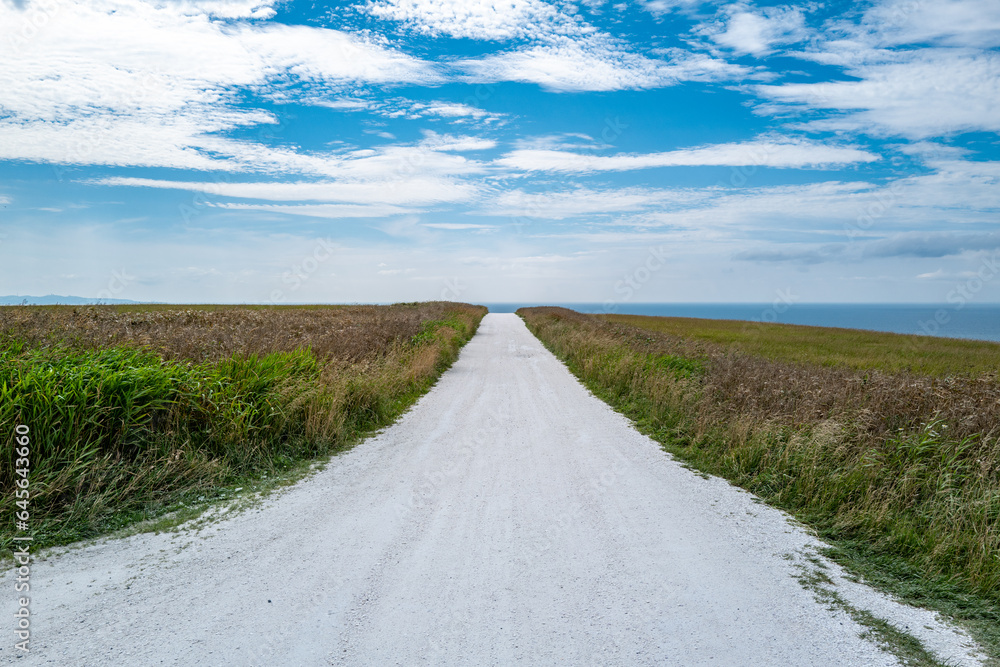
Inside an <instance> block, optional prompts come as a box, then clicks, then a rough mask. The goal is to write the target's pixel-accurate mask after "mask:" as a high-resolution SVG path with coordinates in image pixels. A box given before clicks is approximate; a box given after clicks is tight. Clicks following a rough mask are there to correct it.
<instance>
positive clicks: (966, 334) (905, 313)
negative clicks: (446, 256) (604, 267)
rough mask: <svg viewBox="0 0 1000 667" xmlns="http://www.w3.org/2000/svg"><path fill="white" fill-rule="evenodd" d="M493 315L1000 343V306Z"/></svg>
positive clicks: (671, 307) (736, 306)
mask: <svg viewBox="0 0 1000 667" xmlns="http://www.w3.org/2000/svg"><path fill="white" fill-rule="evenodd" d="M484 305H486V306H487V307H489V309H490V312H494V313H512V312H514V311H515V310H517V309H518V308H524V307H528V306H563V307H564V308H572V309H573V310H576V311H579V312H581V313H606V312H615V313H621V314H629V315H662V316H671V317H700V318H704V319H709V320H748V321H756V322H761V321H763V322H780V323H783V324H806V325H810V326H818V327H841V328H845V329H867V330H869V331H888V332H891V333H900V334H920V335H927V336H944V337H948V338H971V339H975V340H991V341H997V342H1000V304H965V306H964V307H962V308H956V307H955V304H900V303H871V304H867V303H866V304H856V303H791V304H785V303H778V304H769V303H616V304H614V305H613V306H608V307H606V306H605V305H604V304H600V303H547V304H543V303H488V304H484Z"/></svg>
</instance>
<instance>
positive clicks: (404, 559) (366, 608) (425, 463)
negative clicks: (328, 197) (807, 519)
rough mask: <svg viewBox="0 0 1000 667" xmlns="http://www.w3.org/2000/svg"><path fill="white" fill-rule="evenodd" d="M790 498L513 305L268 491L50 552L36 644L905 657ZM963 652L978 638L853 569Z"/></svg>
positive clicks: (256, 658)
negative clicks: (769, 494) (595, 387)
mask: <svg viewBox="0 0 1000 667" xmlns="http://www.w3.org/2000/svg"><path fill="white" fill-rule="evenodd" d="M815 546H816V543H815V542H814V540H813V539H812V538H811V537H810V536H809V535H808V534H806V533H805V532H804V531H803V530H801V529H798V528H795V527H793V526H792V525H791V524H790V523H789V522H788V520H787V519H786V517H785V515H783V514H782V513H780V512H778V511H776V510H773V509H770V508H767V507H765V506H763V505H761V504H758V503H756V502H755V501H754V499H753V497H752V496H751V495H750V494H748V493H746V492H743V491H741V490H739V489H736V488H734V487H732V486H730V485H729V484H728V483H727V482H725V481H722V480H719V479H714V478H713V479H703V478H702V477H700V476H698V475H696V474H694V473H692V472H690V471H688V470H686V469H684V468H683V467H682V466H681V465H680V464H678V463H677V462H675V461H673V460H672V459H671V457H670V456H668V455H667V454H664V453H663V451H662V450H661V449H660V448H659V447H658V446H657V445H656V443H654V442H653V441H651V440H649V439H648V438H646V437H645V436H642V435H640V434H639V433H638V432H636V431H635V430H634V429H633V428H632V427H631V426H630V424H629V422H628V421H627V420H626V419H625V418H623V417H621V416H620V415H618V414H616V413H615V412H613V411H612V410H611V409H609V408H608V407H607V406H606V405H605V404H603V403H602V402H600V401H599V400H597V399H596V398H594V397H593V396H591V395H590V394H589V393H588V392H587V390H586V389H584V388H583V387H582V386H581V385H580V384H579V383H578V382H577V381H576V380H575V379H574V378H573V377H572V376H571V375H570V374H569V372H568V371H567V370H566V369H565V368H564V367H563V366H562V365H561V364H560V363H559V362H558V361H557V360H556V359H555V358H554V357H553V356H552V355H551V354H550V353H549V352H547V351H546V350H545V349H544V348H543V347H542V345H541V344H540V343H539V342H538V341H537V340H536V339H535V338H534V337H533V336H532V335H531V334H530V333H529V332H528V331H527V329H526V328H525V327H524V325H523V324H522V323H521V321H520V320H519V319H518V318H517V317H516V316H514V315H488V316H487V317H486V318H485V319H484V320H483V323H482V325H481V327H480V329H479V333H478V334H477V335H476V337H475V338H474V339H473V340H472V341H471V342H470V343H469V344H468V345H467V346H466V348H465V349H464V350H463V352H462V355H461V358H460V359H459V360H458V362H456V364H455V365H454V366H453V367H452V369H451V370H449V371H448V372H447V373H446V374H445V375H444V377H442V379H441V380H440V382H439V383H438V384H437V386H435V387H434V389H433V390H432V391H430V392H429V393H428V394H427V395H426V396H425V397H424V398H422V399H421V400H420V401H419V403H418V404H417V405H416V406H415V407H414V408H413V409H412V410H411V411H410V412H408V413H407V414H406V415H405V416H404V417H403V418H402V419H400V421H399V422H398V423H397V424H396V425H394V426H393V427H391V428H389V429H387V430H385V431H384V432H382V433H381V434H379V435H377V436H375V437H373V438H371V439H369V440H368V441H366V442H364V443H362V444H360V445H358V446H357V447H356V448H354V449H353V450H351V451H350V452H347V453H345V454H342V455H340V456H337V457H334V458H333V459H332V461H331V463H330V464H329V465H328V466H327V467H326V468H325V469H324V470H322V471H320V472H317V473H316V474H314V475H313V476H311V477H310V478H308V479H306V480H304V481H302V482H301V483H299V484H297V485H295V486H294V487H291V488H289V489H288V490H286V491H284V492H282V493H281V494H279V495H276V496H272V497H270V498H268V499H267V500H265V501H263V502H262V503H261V504H259V505H257V506H256V507H255V509H251V510H249V511H245V512H242V513H233V516H231V517H228V518H225V517H224V518H222V519H220V520H219V521H217V522H215V523H212V524H211V525H210V526H209V527H208V528H204V529H201V530H197V531H196V530H186V531H180V532H177V533H171V534H163V535H152V534H145V535H137V536H134V537H131V538H127V539H124V540H103V541H100V542H98V543H95V544H91V545H87V546H85V547H83V548H79V549H71V550H68V551H63V552H60V553H57V554H51V555H49V556H47V557H45V558H42V559H40V560H38V561H37V562H36V563H34V565H33V567H32V573H31V610H32V614H33V615H32V626H31V630H32V640H31V649H32V650H31V652H30V654H28V655H27V656H26V657H20V658H18V657H16V653H17V652H16V651H15V650H14V648H13V644H14V639H13V631H12V630H13V622H12V621H11V619H12V618H13V616H12V614H13V613H14V609H15V607H14V604H15V602H14V601H15V597H16V596H15V594H14V592H13V575H12V572H10V571H7V572H5V573H4V579H3V585H2V590H3V591H4V594H3V596H2V598H3V600H2V605H3V606H2V610H3V617H4V618H6V619H8V620H7V621H6V623H7V624H9V626H10V627H11V631H10V632H4V641H3V650H2V651H0V662H10V663H12V664H19V665H36V664H39V665H41V664H45V665H95V666H105V665H129V666H133V665H134V666H142V665H268V666H270V665H296V666H299V665H306V666H308V665H326V664H331V665H376V666H382V665H424V664H427V665H684V666H688V665H755V666H777V665H790V666H804V665H822V666H823V667H827V666H829V665H865V666H878V665H896V664H899V662H898V661H897V659H896V658H895V657H894V656H893V655H892V654H890V653H887V652H885V651H883V650H882V649H880V648H879V647H878V646H877V645H876V644H875V643H873V642H872V641H871V640H866V639H862V638H861V636H860V635H862V634H863V633H864V632H865V628H863V627H861V626H859V625H857V624H856V623H854V622H853V621H852V620H851V618H850V617H849V616H848V614H846V613H845V612H844V611H842V610H840V609H839V608H836V607H831V606H830V605H829V604H824V603H822V602H819V601H817V599H816V596H815V593H814V592H812V591H810V590H807V589H805V588H804V587H803V586H802V585H801V584H800V581H799V579H798V578H797V575H799V574H801V572H802V568H804V567H807V568H813V567H815V566H814V565H812V564H811V563H810V561H808V560H807V559H806V555H808V553H809V552H810V550H811V549H812V548H814V547H815ZM826 572H827V574H828V575H829V576H830V577H831V578H832V579H833V581H834V582H836V589H837V591H838V592H839V593H840V595H842V596H843V597H844V598H845V599H847V600H849V601H851V603H852V604H854V605H856V606H858V607H859V608H865V609H870V610H873V612H874V613H876V614H877V615H878V616H880V617H883V618H887V619H889V620H890V621H891V622H892V623H894V624H895V625H897V626H899V627H901V628H904V629H908V631H910V632H912V633H913V634H915V635H916V636H918V637H919V638H920V639H921V640H922V641H923V642H924V643H925V645H927V646H928V647H930V648H932V649H933V650H934V651H935V652H937V654H938V655H940V656H941V657H942V658H944V659H949V660H951V661H952V662H953V663H954V664H960V665H965V664H969V665H973V664H978V661H977V660H976V659H975V657H974V656H973V655H972V653H971V651H972V646H973V645H972V643H971V642H970V641H969V640H968V638H967V637H966V636H965V635H964V634H962V633H961V632H958V631H957V630H955V629H953V628H950V627H948V626H946V625H944V624H942V623H941V622H940V621H938V620H937V619H936V618H935V616H934V615H933V614H930V613H928V612H924V611H919V610H914V609H910V608H907V607H903V606H901V605H898V604H896V603H894V602H892V601H890V600H888V599H887V598H885V597H883V596H881V595H879V594H876V593H873V592H872V591H870V590H868V589H867V588H864V587H863V586H860V585H858V584H854V583H851V582H849V581H846V580H845V579H843V578H842V577H841V576H840V574H839V570H838V569H837V568H836V567H834V566H832V565H830V566H828V569H827V570H826Z"/></svg>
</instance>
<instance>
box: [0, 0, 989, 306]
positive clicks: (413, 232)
mask: <svg viewBox="0 0 1000 667" xmlns="http://www.w3.org/2000/svg"><path fill="white" fill-rule="evenodd" d="M0 45H2V46H0V253H2V255H0V256H2V258H3V261H2V263H0V280H2V284H3V286H2V287H0V293H5V294H15V293H16V294H35V295H38V294H48V293H56V294H73V295H80V296H88V297H94V296H103V297H116V298H126V299H135V300H155V301H177V302H237V303H239V302H256V303H262V302H263V303H268V302H273V303H292V302H387V301H389V302H391V301H406V300H427V299H440V298H445V299H456V300H462V301H471V302H498V301H502V302H509V301H550V302H557V301H560V302H565V301H586V302H609V303H619V304H621V303H625V302H629V301H631V302H661V301H662V302H687V301H693V302H697V301H721V302H744V301H747V302H770V301H772V300H773V299H775V298H791V299H793V300H795V301H798V302H830V301H832V302H886V301H900V302H944V301H945V300H946V299H947V298H948V295H950V294H953V293H954V290H956V289H957V288H961V287H963V286H964V287H965V288H966V292H967V293H969V294H970V296H969V300H972V301H975V302H980V303H990V302H997V301H1000V278H998V279H994V275H995V274H997V270H994V269H993V268H992V267H994V266H995V262H996V260H997V257H998V255H997V253H998V250H1000V229H998V224H997V223H998V220H1000V217H998V213H1000V187H998V186H1000V143H998V134H997V133H998V132H1000V52H998V47H1000V3H997V2H996V0H934V1H931V0H879V1H876V2H866V3H844V2H810V3H793V4H789V3H749V2H736V3H731V2H718V3H713V2H697V1H693V0H691V1H689V0H633V1H630V2H620V3H614V2H602V1H600V0H589V1H582V2H568V1H567V2H559V1H544V0H505V1H504V2H492V1H485V0H462V1H457V0H456V1H451V0H370V1H366V2H357V3H335V4H324V3H319V2H278V1H274V2H266V1H265V2H260V1H252V0H251V1H247V0H158V1H157V0H148V1H142V0H90V1H88V2H80V3H75V2H63V1H61V0H38V1H35V0H0ZM970 288H974V289H972V290H971V291H970ZM789 295H790V297H789Z"/></svg>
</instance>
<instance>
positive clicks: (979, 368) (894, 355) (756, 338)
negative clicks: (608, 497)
mask: <svg viewBox="0 0 1000 667" xmlns="http://www.w3.org/2000/svg"><path fill="white" fill-rule="evenodd" d="M600 317H602V318H604V319H605V320H607V321H609V322H617V323H622V324H629V325H631V326H635V327H641V328H643V329H647V330H649V331H655V332H657V333H664V334H669V335H672V336H679V337H681V338H688V339H693V340H701V341H706V342H709V343H718V344H721V345H727V346H732V347H735V348H737V349H739V350H741V351H743V352H746V353H748V354H756V355H761V356H763V357H766V358H768V359H776V360H781V361H790V362H795V363H805V364H818V365H823V366H843V367H847V368H855V369H877V370H883V371H889V372H897V371H910V372H913V373H920V374H925V375H933V376H937V377H945V376H948V375H981V374H996V373H997V371H998V369H1000V343H992V342H987V341H976V340H960V339H957V338H936V337H931V336H912V335H902V334H893V333H882V332H876V331H861V330H858V329H835V328H827V327H810V326H800V325H795V324H769V323H763V322H741V321H736V320H706V319H696V318H690V317H650V316H645V315H601V316H600Z"/></svg>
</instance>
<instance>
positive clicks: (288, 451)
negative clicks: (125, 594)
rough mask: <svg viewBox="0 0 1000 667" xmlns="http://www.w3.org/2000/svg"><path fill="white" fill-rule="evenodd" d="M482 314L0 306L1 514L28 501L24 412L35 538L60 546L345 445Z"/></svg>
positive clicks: (431, 308) (445, 361) (390, 415)
mask: <svg viewBox="0 0 1000 667" xmlns="http://www.w3.org/2000/svg"><path fill="white" fill-rule="evenodd" d="M485 312H486V310H485V309H484V308H481V307H477V306H468V305H464V304H453V303H427V304H399V305H395V306H344V307H292V306H289V307H252V308H247V307H235V306H233V307H230V306H186V307H183V308H181V307H176V306H173V307H169V306H160V307H136V306H98V307H73V306H42V307H22V306H12V307H4V308H0V432H3V433H4V434H5V435H4V437H5V440H6V447H5V449H4V462H3V466H2V467H0V494H2V495H0V515H2V516H5V517H12V516H14V515H15V512H16V511H23V510H22V509H21V508H19V507H16V506H15V493H14V489H15V484H16V483H17V481H18V479H20V478H21V477H20V476H19V474H18V472H17V471H18V470H19V469H21V470H24V469H25V467H24V466H23V464H22V465H18V461H17V459H18V458H20V457H19V456H18V455H17V454H16V452H15V448H14V446H13V445H14V432H15V426H17V425H19V424H20V425H23V426H25V427H27V428H28V429H30V457H29V460H30V468H29V469H30V472H29V473H28V478H29V482H30V487H29V489H30V498H31V500H30V526H31V531H32V534H33V535H34V545H35V546H36V547H37V546H44V545H52V544H62V543H67V542H71V541H74V540H77V539H81V538H85V537H91V536H94V535H99V534H102V533H104V532H107V531H109V530H112V529H115V528H119V527H121V526H124V525H128V524H130V523H134V522H136V521H140V520H143V519H148V518H150V517H154V516H157V515H159V514H162V513H163V512H164V511H166V510H168V509H171V508H176V507H178V506H179V505H183V504H184V503H190V502H191V501H194V500H198V499H201V500H204V499H205V498H211V497H213V496H216V495H219V494H224V493H225V492H226V490H227V489H232V488H234V487H238V486H242V485H245V484H247V483H249V482H251V481H253V480H256V479H259V478H261V477H266V476H267V475H269V474H272V475H273V474H274V473H276V472H281V471H285V470H288V469H290V468H291V467H293V466H295V465H298V464H300V462H302V461H305V460H310V459H313V458H316V457H320V456H324V455H328V454H330V453H332V452H335V451H338V450H340V449H343V448H344V447H346V446H349V445H350V444H352V443H353V442H355V441H356V440H357V439H358V438H359V437H360V436H361V435H363V434H364V433H366V432H369V431H370V430H372V429H375V428H378V427H381V426H384V425H386V424H388V423H390V422H391V421H392V420H393V419H395V417H396V416H398V415H399V414H400V413H401V412H402V411H403V410H404V409H405V408H406V407H407V406H409V405H410V404H411V403H412V402H413V401H414V400H415V399H416V398H417V397H418V396H419V395H420V394H421V393H422V392H423V391H425V390H426V389H427V388H428V387H429V386H430V385H431V384H432V383H433V381H434V380H435V379H436V378H437V377H438V375H439V374H440V373H441V372H442V371H443V370H444V369H445V368H446V367H447V366H448V365H449V364H450V363H451V362H452V361H453V360H454V359H455V357H456V356H457V354H458V351H459V349H460V348H461V346H462V345H463V344H464V343H465V342H466V341H467V340H468V339H469V338H471V336H472V334H473V333H474V332H475V330H476V328H477V327H478V324H479V321H480V320H481V319H482V317H483V315H484V314H485ZM13 528H14V526H13V525H12V523H11V522H9V521H8V522H5V524H4V525H3V527H2V529H0V547H2V548H8V547H9V546H10V544H11V537H12V535H13V533H12V529H13Z"/></svg>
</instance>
